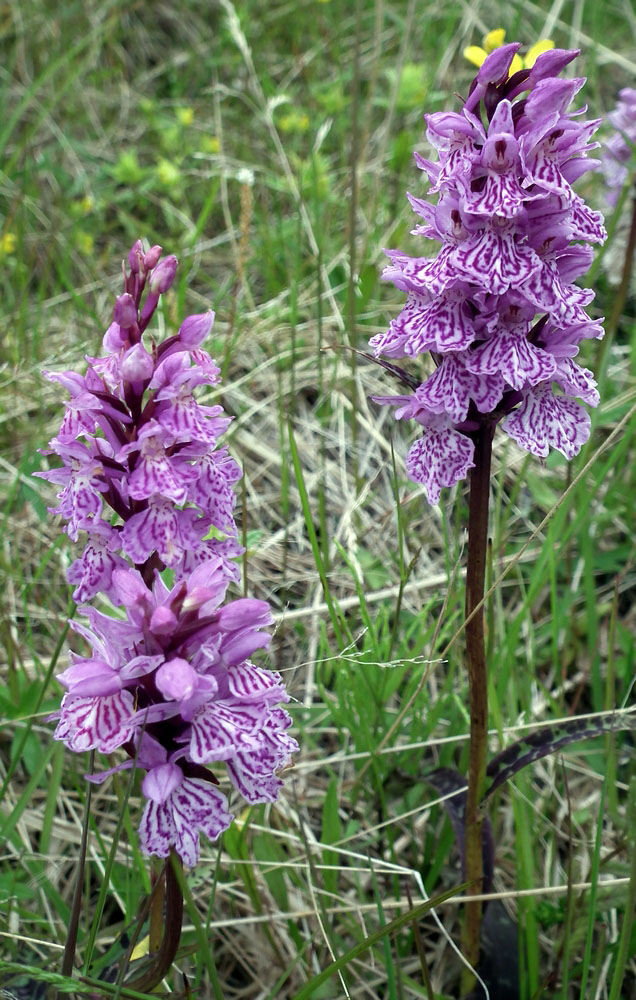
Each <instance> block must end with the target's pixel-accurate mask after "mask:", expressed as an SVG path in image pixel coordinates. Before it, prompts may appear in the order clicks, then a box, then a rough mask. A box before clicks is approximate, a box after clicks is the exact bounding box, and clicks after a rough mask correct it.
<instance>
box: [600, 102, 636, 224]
mask: <svg viewBox="0 0 636 1000" xmlns="http://www.w3.org/2000/svg"><path fill="white" fill-rule="evenodd" d="M618 96H619V98H620V99H619V101H618V104H617V105H616V107H615V108H614V110H613V111H610V113H609V114H608V116H607V122H608V124H609V125H611V126H612V127H613V128H614V129H615V131H614V133H613V134H612V135H611V136H609V138H608V139H607V140H606V141H605V143H604V147H603V174H604V176H605V181H606V183H607V200H608V202H609V203H610V205H612V206H613V205H616V202H617V201H618V198H619V195H620V193H621V190H622V188H623V186H624V185H625V183H626V182H627V181H628V179H629V165H630V161H631V160H632V158H633V156H634V148H635V147H636V90H633V89H632V88H631V87H625V88H624V89H623V90H621V91H620V92H619V95H618Z"/></svg>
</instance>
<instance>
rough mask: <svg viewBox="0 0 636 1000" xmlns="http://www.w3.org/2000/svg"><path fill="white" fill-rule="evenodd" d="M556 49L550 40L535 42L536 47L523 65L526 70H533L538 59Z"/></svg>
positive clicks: (530, 51) (544, 39)
mask: <svg viewBox="0 0 636 1000" xmlns="http://www.w3.org/2000/svg"><path fill="white" fill-rule="evenodd" d="M553 48H554V42H553V41H552V39H550V38H543V39H542V40H541V41H540V42H535V43H534V45H533V46H532V47H531V48H530V49H529V50H528V54H527V56H526V57H525V58H524V60H523V65H524V66H525V67H526V69H532V67H533V66H534V64H535V62H536V61H537V57H538V56H540V55H542V54H543V53H544V52H549V51H550V49H553Z"/></svg>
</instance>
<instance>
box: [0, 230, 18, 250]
mask: <svg viewBox="0 0 636 1000" xmlns="http://www.w3.org/2000/svg"><path fill="white" fill-rule="evenodd" d="M15 245H16V235H15V233H10V232H6V233H4V234H3V236H2V237H1V238H0V251H2V253H13V251H14V250H15Z"/></svg>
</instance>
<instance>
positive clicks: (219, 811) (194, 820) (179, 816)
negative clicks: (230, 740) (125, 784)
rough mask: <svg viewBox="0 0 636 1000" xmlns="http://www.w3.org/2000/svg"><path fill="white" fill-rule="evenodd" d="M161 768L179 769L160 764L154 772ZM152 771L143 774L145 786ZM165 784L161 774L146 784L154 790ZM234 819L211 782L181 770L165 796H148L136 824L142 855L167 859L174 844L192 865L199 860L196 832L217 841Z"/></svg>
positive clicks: (223, 799) (190, 865) (184, 860)
mask: <svg viewBox="0 0 636 1000" xmlns="http://www.w3.org/2000/svg"><path fill="white" fill-rule="evenodd" d="M162 768H176V770H177V771H180V768H178V767H176V765H173V764H164V765H160V767H159V768H155V769H154V771H160V770H161V769H162ZM154 771H150V772H149V773H148V774H147V775H146V778H145V779H144V785H145V784H146V781H148V779H149V778H150V776H151V775H153V774H154ZM177 780H178V779H177ZM174 782H175V778H174V772H171V776H170V777H169V778H168V783H170V784H173V783H174ZM165 783H166V782H165V779H164V777H163V775H162V776H160V778H159V779H158V780H157V781H156V782H155V781H154V780H153V782H152V784H150V785H149V787H150V788H151V789H152V790H153V791H155V789H156V787H158V786H161V785H163V784H165ZM233 819H234V817H233V816H232V814H231V813H229V812H228V810H227V800H226V798H225V796H224V795H223V794H222V793H221V792H219V791H218V789H217V788H215V786H214V785H213V784H211V783H210V782H207V781H204V780H203V779H201V778H185V777H183V772H181V780H180V781H179V783H178V784H176V786H175V787H174V788H173V789H172V791H171V792H170V793H169V794H168V795H167V797H166V798H165V799H163V800H161V801H158V800H157V799H152V798H150V799H149V800H148V802H147V803H146V806H145V808H144V811H143V814H142V817H141V822H140V824H139V839H140V843H141V849H142V851H143V853H144V854H145V855H153V854H154V855H157V856H158V857H160V858H166V857H167V856H168V855H169V853H170V850H171V848H173V847H174V849H175V850H176V852H177V854H179V856H180V857H181V859H182V861H183V863H184V864H185V865H188V867H190V868H192V867H194V865H196V863H197V861H198V860H199V833H204V834H205V835H206V836H207V837H209V839H210V840H216V838H217V837H218V836H219V835H220V834H221V833H223V831H224V830H227V828H228V827H229V825H230V823H231V822H232V820H233Z"/></svg>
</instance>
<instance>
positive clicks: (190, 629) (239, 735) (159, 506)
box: [38, 241, 298, 866]
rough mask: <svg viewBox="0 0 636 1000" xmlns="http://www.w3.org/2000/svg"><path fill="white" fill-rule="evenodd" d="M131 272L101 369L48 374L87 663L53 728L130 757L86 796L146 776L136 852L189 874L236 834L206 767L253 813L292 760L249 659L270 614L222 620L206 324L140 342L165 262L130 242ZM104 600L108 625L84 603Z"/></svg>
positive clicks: (229, 608) (272, 682)
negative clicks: (137, 773)
mask: <svg viewBox="0 0 636 1000" xmlns="http://www.w3.org/2000/svg"><path fill="white" fill-rule="evenodd" d="M128 263H129V269H128V270H126V268H124V292H123V294H122V295H120V296H119V298H118V299H117V300H116V303H115V308H114V321H113V323H112V324H111V325H110V327H109V328H108V330H107V331H106V334H105V336H104V341H103V345H104V348H105V350H106V352H107V353H106V356H105V357H102V358H87V361H88V370H87V372H86V374H85V375H79V374H78V373H76V372H72V371H71V372H63V373H46V376H47V378H49V379H50V380H52V381H57V382H59V383H60V384H61V385H62V386H64V387H65V388H66V389H67V390H68V391H69V392H70V395H71V398H70V400H69V401H68V402H67V404H66V414H65V416H64V419H63V421H62V425H61V427H60V430H59V432H58V434H57V435H56V437H54V438H53V440H52V441H51V442H50V451H48V452H47V454H55V455H57V456H58V457H59V458H60V459H61V460H62V463H63V464H62V467H61V468H56V469H54V470H52V471H49V472H42V473H38V475H40V476H41V477H42V478H44V479H48V480H50V481H51V482H54V483H56V484H58V485H59V486H61V487H62V489H61V492H60V493H59V494H58V498H59V501H60V503H59V505H58V506H57V507H56V508H52V512H53V513H57V514H60V515H61V516H62V517H63V518H64V519H65V520H66V521H67V522H68V523H67V525H66V529H65V530H66V532H67V534H68V535H69V536H70V538H71V539H72V540H73V541H77V540H78V537H79V534H80V532H82V533H84V535H85V537H86V543H85V546H84V551H83V554H82V555H81V556H80V557H79V558H78V559H77V560H76V561H75V562H74V563H73V564H72V566H71V567H70V569H69V571H68V580H69V582H71V583H73V584H75V591H74V598H75V600H76V601H78V602H81V606H80V609H79V610H80V612H81V614H82V615H83V616H84V617H85V618H86V620H87V624H82V623H80V622H78V621H75V620H73V621H71V623H70V624H71V627H72V628H73V630H74V631H75V632H76V633H77V634H78V635H80V636H81V637H82V638H83V639H85V640H86V642H87V643H88V645H89V646H90V648H91V654H90V655H89V656H79V655H77V654H76V653H71V654H70V666H69V667H68V668H67V669H66V670H64V672H63V673H61V674H60V675H59V677H58V679H59V680H60V682H61V683H62V684H63V686H64V687H65V688H66V690H67V693H66V694H65V695H64V698H63V700H62V704H61V708H60V710H59V711H58V712H56V713H55V715H54V716H53V717H52V718H56V719H57V720H58V724H57V729H56V731H55V737H56V739H59V740H62V741H63V742H64V743H65V744H66V746H68V747H69V748H70V749H71V750H75V751H77V752H80V751H86V750H91V749H95V750H98V751H100V752H101V753H104V754H111V753H113V751H115V750H118V749H123V750H124V751H125V752H126V754H127V755H128V759H127V760H126V761H125V762H124V763H121V764H119V765H117V766H115V767H113V768H111V769H110V770H108V771H105V772H103V773H101V774H98V775H91V776H90V779H91V780H92V781H95V782H99V781H102V780H104V778H105V777H107V776H108V775H109V774H111V773H112V772H113V771H118V770H122V769H124V768H130V767H138V768H141V769H143V770H144V771H145V772H146V774H145V776H144V779H143V782H142V785H141V789H142V793H143V796H144V797H145V800H146V802H145V807H144V810H143V815H142V818H141V823H140V827H139V836H140V842H141V847H142V850H143V852H144V853H145V854H147V855H151V854H154V855H158V856H160V857H167V856H168V854H169V853H170V850H171V848H174V849H175V850H176V852H177V853H178V854H179V855H180V856H181V858H182V860H183V862H184V863H185V864H187V865H190V866H191V865H194V864H195V863H196V861H197V859H198V855H199V833H200V832H203V833H205V834H206V835H207V836H208V837H209V838H211V839H214V838H216V837H218V836H219V834H220V833H221V832H222V831H223V830H225V829H227V827H228V826H229V825H230V823H231V821H232V819H233V816H232V814H231V813H230V812H229V810H228V803H227V800H226V797H225V795H223V794H222V792H221V791H220V790H219V788H218V787H217V786H218V780H217V778H216V777H215V776H214V774H213V773H212V771H211V770H209V768H208V767H207V766H206V765H208V764H210V763H212V762H224V764H225V767H226V769H227V773H228V775H229V778H230V781H231V782H232V784H233V785H234V787H235V788H236V789H238V791H239V792H240V793H241V794H242V796H243V797H244V798H245V799H246V801H247V802H249V803H256V802H273V801H275V799H276V798H277V795H278V792H279V789H280V787H281V785H282V782H281V780H280V778H279V777H278V776H277V774H276V772H277V771H279V770H280V769H281V768H283V767H285V766H286V765H287V764H289V762H290V758H291V754H292V753H293V752H294V751H296V750H297V749H298V746H297V743H296V741H295V740H294V739H293V738H292V737H291V736H289V735H288V733H287V729H288V727H289V725H290V724H291V719H290V716H289V714H288V713H287V712H286V711H285V710H284V709H282V708H281V707H280V703H281V702H286V701H288V700H289V696H288V695H287V693H286V691H285V687H284V685H283V682H282V680H281V677H280V675H279V674H277V673H274V672H272V671H269V670H265V669H263V668H261V667H257V666H255V665H254V664H253V663H251V662H250V660H249V657H250V656H251V655H252V654H253V653H254V652H255V651H256V650H258V649H263V648H266V647H267V645H268V643H269V641H270V634H269V633H268V632H267V631H264V629H266V627H267V626H268V625H271V623H272V615H271V613H270V609H269V606H268V604H267V603H265V602H264V601H258V600H251V599H248V598H244V599H238V600H234V601H229V602H227V603H223V602H224V601H225V598H226V591H227V588H228V586H229V584H230V583H232V582H235V583H236V582H237V581H238V580H239V570H238V566H237V564H236V562H235V561H234V560H235V558H236V557H237V556H238V555H240V554H241V552H242V549H241V546H240V545H239V543H238V538H237V528H236V524H235V521H234V506H235V493H234V489H233V486H234V483H235V482H236V481H237V479H239V478H240V476H241V471H240V469H239V466H238V465H237V464H236V462H235V461H234V460H233V459H232V458H231V457H230V455H229V454H228V451H227V447H225V446H223V447H217V439H218V437H219V435H221V434H222V433H223V431H225V430H226V428H227V426H228V424H229V423H230V420H229V418H228V417H226V416H224V415H223V411H222V408H221V407H220V406H204V405H202V404H201V403H199V402H197V400H196V398H195V396H194V392H195V390H196V389H197V387H198V386H204V385H208V386H210V385H215V384H217V383H218V381H219V369H218V368H217V366H216V365H215V363H214V361H213V360H212V359H211V357H210V356H209V354H207V353H206V352H205V351H204V350H202V349H201V344H202V343H203V341H204V340H205V338H206V336H207V335H208V334H209V332H210V330H211V328H212V323H213V320H214V314H213V313H212V312H208V313H203V314H201V315H194V316H189V317H188V318H187V319H186V320H185V321H184V322H183V324H182V325H181V327H180V329H179V332H178V333H177V334H176V335H175V336H170V337H168V338H166V339H165V340H163V342H162V343H160V344H156V343H155V342H154V341H153V340H152V338H151V337H150V336H149V334H148V333H147V332H146V329H147V327H148V324H149V322H150V320H151V318H152V316H153V313H154V312H155V310H156V307H157V304H158V302H159V299H160V296H161V294H162V293H163V292H165V291H166V290H167V289H168V288H169V287H170V285H171V284H172V282H173V280H174V276H175V271H176V268H177V260H176V257H173V256H168V257H163V258H162V257H161V247H158V246H155V247H152V248H151V249H150V250H147V251H144V249H143V247H142V244H141V242H140V241H137V242H136V243H135V244H134V246H133V247H132V249H131V251H130V253H129V255H128ZM99 594H101V595H103V596H104V597H105V598H107V599H108V602H109V603H107V605H106V607H105V608H104V609H102V610H98V608H97V607H95V606H91V605H87V604H85V603H83V602H87V601H90V600H92V599H93V598H95V597H96V596H97V595H99ZM116 608H117V609H119V612H120V613H118V611H117V610H115V609H116Z"/></svg>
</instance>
